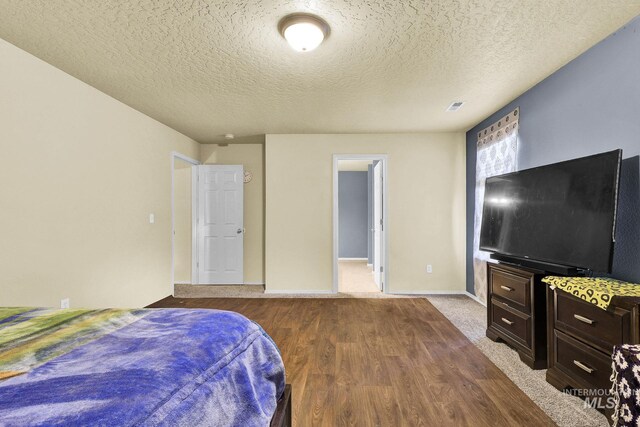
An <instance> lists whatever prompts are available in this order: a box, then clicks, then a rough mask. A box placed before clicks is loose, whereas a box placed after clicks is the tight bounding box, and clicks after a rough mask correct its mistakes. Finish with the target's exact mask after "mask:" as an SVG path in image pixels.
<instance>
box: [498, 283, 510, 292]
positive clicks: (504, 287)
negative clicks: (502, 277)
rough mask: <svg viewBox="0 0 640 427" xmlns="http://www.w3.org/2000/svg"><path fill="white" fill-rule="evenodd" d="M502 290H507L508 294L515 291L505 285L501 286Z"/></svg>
mask: <svg viewBox="0 0 640 427" xmlns="http://www.w3.org/2000/svg"><path fill="white" fill-rule="evenodd" d="M500 288H501V289H504V290H505V291H507V292H511V291H513V288H510V287H508V286H504V285H501V286H500Z"/></svg>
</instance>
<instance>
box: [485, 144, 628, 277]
mask: <svg viewBox="0 0 640 427" xmlns="http://www.w3.org/2000/svg"><path fill="white" fill-rule="evenodd" d="M621 158H622V150H615V151H611V152H608V153H603V154H597V155H594V156H589V157H583V158H580V159H575V160H569V161H566V162H561V163H555V164H552V165H548V166H541V167H537V168H533V169H526V170H522V171H518V172H513V173H509V174H505V175H500V176H494V177H490V178H487V180H486V185H485V195H484V207H483V211H482V228H481V232H480V249H481V250H483V251H487V252H493V253H496V254H500V255H506V256H510V257H515V258H520V259H525V260H535V261H541V262H546V263H553V264H559V265H564V266H571V267H576V268H582V269H588V270H593V271H598V272H610V271H611V263H612V258H613V242H614V231H615V218H616V205H617V195H618V194H617V193H618V180H619V176H620V162H621Z"/></svg>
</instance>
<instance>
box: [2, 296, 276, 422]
mask: <svg viewBox="0 0 640 427" xmlns="http://www.w3.org/2000/svg"><path fill="white" fill-rule="evenodd" d="M284 386H285V374H284V365H283V363H282V359H281V357H280V353H279V351H278V349H277V347H276V345H275V344H274V342H273V341H272V340H271V338H270V337H269V336H268V335H267V334H266V333H265V332H264V331H263V330H262V328H261V327H260V326H259V325H257V324H256V323H254V322H252V321H250V320H249V319H247V318H245V317H244V316H242V315H240V314H237V313H233V312H229V311H221V310H188V309H142V310H51V309H33V308H11V309H2V308H0V425H48V426H49V425H103V426H121V425H122V426H128V425H140V426H146V425H149V426H150V425H154V426H155V425H167V426H169V425H171V426H198V425H211V426H267V425H269V422H270V420H271V417H272V416H273V413H274V411H275V409H276V404H277V400H278V398H279V397H280V396H281V394H282V392H283V390H284Z"/></svg>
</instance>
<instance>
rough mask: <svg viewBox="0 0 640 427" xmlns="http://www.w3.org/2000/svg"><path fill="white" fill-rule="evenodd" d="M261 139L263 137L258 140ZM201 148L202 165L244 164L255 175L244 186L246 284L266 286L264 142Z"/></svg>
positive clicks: (213, 145) (211, 145)
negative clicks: (263, 284)
mask: <svg viewBox="0 0 640 427" xmlns="http://www.w3.org/2000/svg"><path fill="white" fill-rule="evenodd" d="M259 139H262V138H259ZM255 141H256V138H251V142H252V143H243V142H242V140H240V142H236V143H232V144H229V145H228V146H226V147H221V146H219V145H217V144H210V145H204V144H203V145H201V146H200V162H202V163H203V164H222V165H244V170H245V171H250V172H251V173H252V174H253V178H252V179H251V182H249V183H247V184H245V186H244V228H245V235H244V282H245V283H252V284H257V283H260V284H261V283H264V143H255Z"/></svg>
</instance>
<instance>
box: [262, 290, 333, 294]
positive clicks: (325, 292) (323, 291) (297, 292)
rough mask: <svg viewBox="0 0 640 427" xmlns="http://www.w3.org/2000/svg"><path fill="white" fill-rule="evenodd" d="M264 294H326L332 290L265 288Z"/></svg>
mask: <svg viewBox="0 0 640 427" xmlns="http://www.w3.org/2000/svg"><path fill="white" fill-rule="evenodd" d="M264 293H265V294H300V295H328V294H333V293H334V292H333V291H331V290H329V291H325V290H322V291H319V290H313V289H311V290H300V289H265V291H264Z"/></svg>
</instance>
